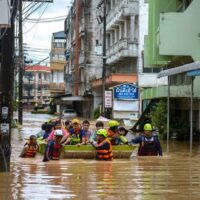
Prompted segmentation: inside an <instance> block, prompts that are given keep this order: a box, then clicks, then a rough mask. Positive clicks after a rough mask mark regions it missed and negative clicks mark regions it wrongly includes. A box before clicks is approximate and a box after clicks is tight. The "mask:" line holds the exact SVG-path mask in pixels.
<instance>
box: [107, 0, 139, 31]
mask: <svg viewBox="0 0 200 200" xmlns="http://www.w3.org/2000/svg"><path fill="white" fill-rule="evenodd" d="M138 13H139V0H122V1H121V2H120V3H119V4H117V5H116V6H115V7H114V8H113V9H111V10H110V11H109V13H108V16H107V19H106V20H107V25H106V29H107V30H109V29H110V28H112V26H113V25H114V24H115V23H116V22H117V21H120V19H122V18H124V17H126V16H131V15H138Z"/></svg>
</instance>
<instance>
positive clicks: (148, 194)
mask: <svg viewBox="0 0 200 200" xmlns="http://www.w3.org/2000/svg"><path fill="white" fill-rule="evenodd" d="M29 117H30V118H31V116H29ZM38 119H39V120H38V121H36V120H33V121H31V123H30V121H28V120H27V122H26V124H28V125H27V126H26V124H25V128H23V129H21V130H20V131H17V130H14V131H13V132H12V156H11V172H10V173H9V174H8V173H7V174H6V173H1V174H0V180H1V181H0V200H4V199H5V200H8V199H17V200H18V199H20V200H21V199H25V200H26V199H27V200H30V199H31V200H34V199H37V200H40V199H41V200H46V199H56V200H57V199H58V200H59V199H83V200H87V199H95V200H96V199H97V200H98V199H109V200H110V199H111V200H112V199H115V200H116V199H120V200H121V199H126V200H129V199H130V200H132V199H136V200H140V199H142V200H143V199H148V200H151V199H159V200H162V199H163V200H165V199H169V200H170V199H174V200H180V199H183V200H189V199H200V192H199V187H200V159H199V152H200V148H199V143H194V149H193V154H192V156H189V153H188V150H189V143H187V142H176V141H171V142H170V152H169V154H168V155H166V154H165V150H166V144H165V142H164V143H163V144H162V145H163V149H164V156H163V157H140V158H136V157H135V158H134V159H133V160H114V161H108V162H106V161H102V162H101V161H100V162H99V161H95V160H81V159H74V160H70V159H65V160H64V159H62V160H60V161H50V162H48V163H44V162H42V156H41V155H37V157H36V158H26V159H24V158H19V157H18V156H19V154H20V151H21V149H22V147H23V144H24V140H23V138H24V136H26V135H30V134H29V133H28V132H27V130H29V129H26V127H31V128H32V129H34V127H36V128H38V127H37V126H38V125H41V121H40V118H38ZM30 124H31V126H30Z"/></svg>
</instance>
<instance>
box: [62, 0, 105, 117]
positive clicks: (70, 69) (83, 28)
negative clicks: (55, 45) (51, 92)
mask: <svg viewBox="0 0 200 200" xmlns="http://www.w3.org/2000/svg"><path fill="white" fill-rule="evenodd" d="M97 4H98V0H83V1H79V0H75V1H74V2H73V4H72V6H71V9H70V11H69V14H68V16H67V18H66V20H65V34H66V60H67V64H66V69H65V81H66V93H68V94H71V95H72V96H74V101H75V102H76V103H75V104H76V105H75V107H76V110H77V111H78V113H79V114H80V115H84V116H86V117H90V116H91V114H92V110H93V96H92V95H91V94H92V90H91V84H90V80H91V79H93V78H94V77H95V74H96V72H97V71H101V57H100V56H98V55H97V54H96V53H95V43H96V41H95V37H94V32H95V31H96V30H95V27H96V24H97V20H96V14H95V9H96V7H97ZM65 99H66V100H67V98H65ZM70 99H72V98H70ZM77 101H78V102H77Z"/></svg>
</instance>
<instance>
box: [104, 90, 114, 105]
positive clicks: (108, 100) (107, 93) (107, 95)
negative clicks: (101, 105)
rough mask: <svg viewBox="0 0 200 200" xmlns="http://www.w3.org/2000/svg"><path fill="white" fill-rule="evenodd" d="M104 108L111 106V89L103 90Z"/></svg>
mask: <svg viewBox="0 0 200 200" xmlns="http://www.w3.org/2000/svg"><path fill="white" fill-rule="evenodd" d="M105 108H112V91H109V90H107V91H105Z"/></svg>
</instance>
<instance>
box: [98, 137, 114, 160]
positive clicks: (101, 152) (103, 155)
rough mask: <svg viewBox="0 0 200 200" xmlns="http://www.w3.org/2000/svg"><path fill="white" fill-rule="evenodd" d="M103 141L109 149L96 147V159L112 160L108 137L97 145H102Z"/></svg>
mask: <svg viewBox="0 0 200 200" xmlns="http://www.w3.org/2000/svg"><path fill="white" fill-rule="evenodd" d="M104 143H108V144H109V147H110V148H109V149H108V150H106V149H97V159H98V160H112V158H113V154H112V144H111V143H110V141H109V140H108V139H105V140H104V141H103V142H101V143H100V144H99V146H101V145H103V144H104Z"/></svg>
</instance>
